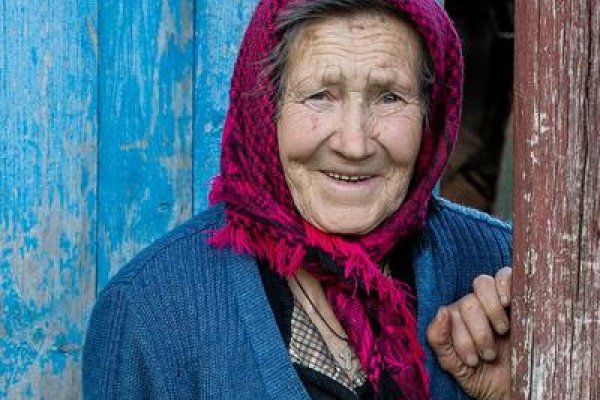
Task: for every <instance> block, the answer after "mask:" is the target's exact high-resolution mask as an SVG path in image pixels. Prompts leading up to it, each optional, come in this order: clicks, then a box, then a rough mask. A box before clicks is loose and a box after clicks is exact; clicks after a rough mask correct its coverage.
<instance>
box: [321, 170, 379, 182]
mask: <svg viewBox="0 0 600 400" xmlns="http://www.w3.org/2000/svg"><path fill="white" fill-rule="evenodd" d="M326 174H327V176H328V177H330V178H333V179H337V180H338V181H344V182H362V181H365V180H367V179H369V178H370V177H371V176H370V175H352V176H350V175H341V174H336V173H333V172H326Z"/></svg>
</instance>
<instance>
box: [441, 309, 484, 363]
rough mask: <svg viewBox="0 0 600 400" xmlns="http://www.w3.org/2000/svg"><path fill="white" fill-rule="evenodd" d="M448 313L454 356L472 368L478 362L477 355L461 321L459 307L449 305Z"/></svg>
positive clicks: (467, 330) (469, 335)
mask: <svg viewBox="0 0 600 400" xmlns="http://www.w3.org/2000/svg"><path fill="white" fill-rule="evenodd" d="M448 311H449V314H450V318H451V319H452V325H451V327H452V328H451V338H452V344H453V346H454V349H455V350H456V354H457V355H458V357H460V359H461V361H462V362H464V363H465V364H467V365H469V366H471V367H474V366H476V365H477V363H478V362H479V356H478V355H477V348H476V347H475V342H474V341H473V339H472V337H471V334H470V333H469V329H468V328H467V326H466V325H465V322H464V321H463V318H462V316H461V313H460V309H459V306H458V305H457V304H456V303H454V304H451V305H450V306H448Z"/></svg>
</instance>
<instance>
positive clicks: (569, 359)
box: [512, 0, 600, 400]
mask: <svg viewBox="0 0 600 400" xmlns="http://www.w3.org/2000/svg"><path fill="white" fill-rule="evenodd" d="M516 6H517V8H516V29H517V32H516V48H517V53H516V56H517V57H516V63H517V64H516V71H517V72H516V92H515V95H516V98H515V101H516V103H515V106H516V114H515V140H514V155H515V171H514V173H515V198H514V205H515V237H514V244H515V254H514V262H515V270H514V281H513V291H514V296H513V299H514V300H513V308H512V316H513V318H512V324H513V328H512V329H513V330H512V340H513V350H512V363H513V389H512V393H513V397H512V398H513V399H561V400H562V399H581V400H590V399H600V379H599V378H600V361H599V360H600V190H599V183H600V182H599V177H600V2H598V1H597V0H574V1H570V2H565V1H559V0H534V1H532V0H517V2H516Z"/></svg>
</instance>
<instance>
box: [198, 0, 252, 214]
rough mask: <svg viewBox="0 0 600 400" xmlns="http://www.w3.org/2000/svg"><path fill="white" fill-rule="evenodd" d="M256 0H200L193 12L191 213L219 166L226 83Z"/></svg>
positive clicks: (201, 204) (204, 202)
mask: <svg viewBox="0 0 600 400" xmlns="http://www.w3.org/2000/svg"><path fill="white" fill-rule="evenodd" d="M257 3H258V1H257V0H243V1H241V0H236V1H228V2H226V3H223V2H222V1H221V0H201V1H198V2H197V6H196V7H197V11H196V26H197V27H198V29H196V81H195V84H194V90H195V93H197V94H196V95H195V96H194V98H195V121H194V143H195V146H194V160H195V161H196V162H194V212H198V211H200V210H202V209H204V208H206V206H207V204H208V195H207V193H208V188H209V184H210V180H211V178H212V177H214V176H215V175H216V174H217V171H218V169H219V157H220V140H221V131H222V129H223V121H224V119H225V113H226V111H227V106H228V104H229V90H228V88H229V82H230V77H231V73H232V71H233V63H234V61H235V57H236V56H237V51H238V48H239V43H240V42H241V38H242V33H243V31H244V28H245V27H246V25H247V24H248V22H249V21H250V17H251V16H252V12H253V11H254V8H255V6H256V4H257Z"/></svg>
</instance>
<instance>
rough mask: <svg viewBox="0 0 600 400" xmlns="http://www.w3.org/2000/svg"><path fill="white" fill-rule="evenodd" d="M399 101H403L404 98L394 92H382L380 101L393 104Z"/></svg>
mask: <svg viewBox="0 0 600 400" xmlns="http://www.w3.org/2000/svg"><path fill="white" fill-rule="evenodd" d="M399 101H402V102H404V99H403V98H402V97H400V96H398V95H397V94H396V93H392V92H388V93H384V94H383V96H381V102H382V103H384V104H393V103H397V102H399Z"/></svg>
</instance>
